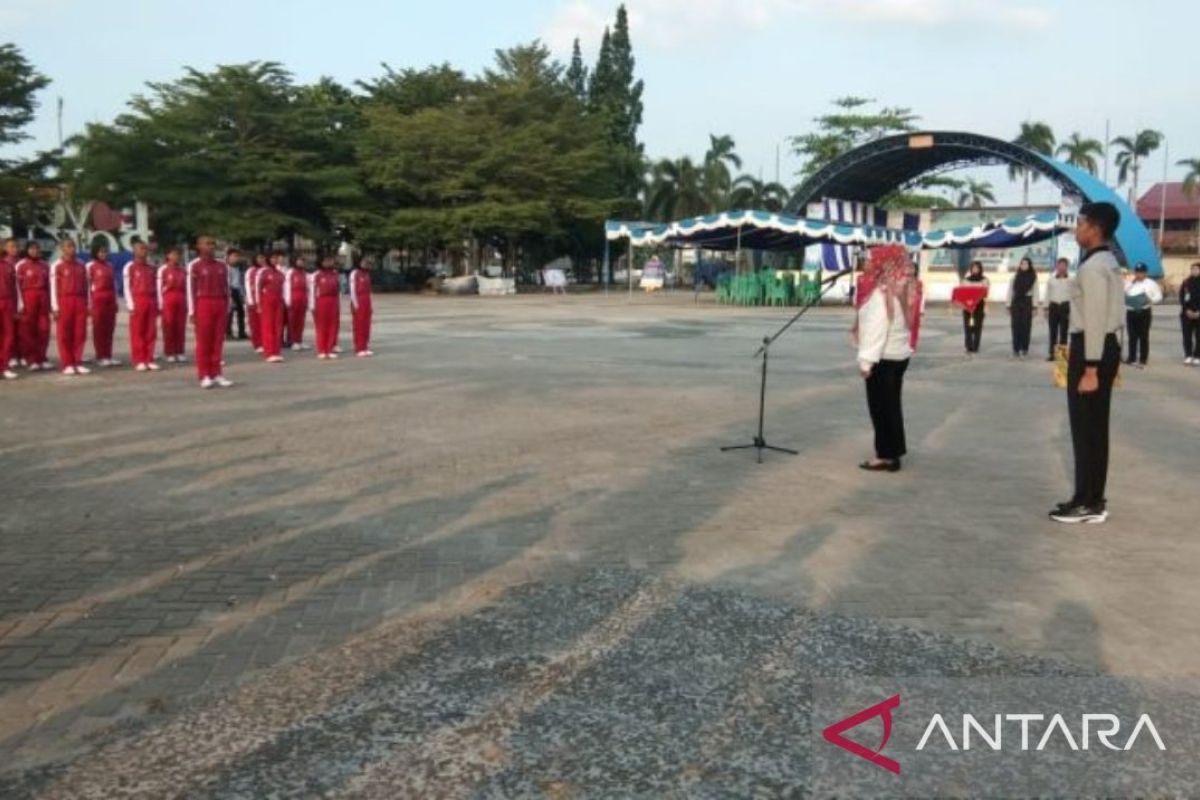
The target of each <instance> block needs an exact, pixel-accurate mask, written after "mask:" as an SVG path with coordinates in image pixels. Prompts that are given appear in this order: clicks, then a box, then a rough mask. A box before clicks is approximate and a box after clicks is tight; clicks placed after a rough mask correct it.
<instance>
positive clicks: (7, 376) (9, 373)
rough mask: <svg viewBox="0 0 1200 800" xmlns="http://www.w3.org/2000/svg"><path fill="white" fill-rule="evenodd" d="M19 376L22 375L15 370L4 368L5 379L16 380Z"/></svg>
mask: <svg viewBox="0 0 1200 800" xmlns="http://www.w3.org/2000/svg"><path fill="white" fill-rule="evenodd" d="M19 377H20V376H19V375H17V373H15V372H13V371H12V370H11V369H6V370H4V380H6V381H15V380H16V379H17V378H19Z"/></svg>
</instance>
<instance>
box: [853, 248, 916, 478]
mask: <svg viewBox="0 0 1200 800" xmlns="http://www.w3.org/2000/svg"><path fill="white" fill-rule="evenodd" d="M922 301H923V293H922V287H921V283H920V281H919V280H917V277H916V270H915V268H914V267H913V263H912V260H911V259H910V258H909V255H908V251H907V250H905V248H904V247H902V246H899V245H896V246H888V247H877V248H874V249H873V250H872V251H871V253H870V260H869V262H868V264H867V266H866V269H865V270H864V271H863V273H862V275H861V276H860V277H859V279H858V287H857V290H856V292H855V309H856V312H857V314H856V318H855V324H854V338H855V342H856V344H857V345H858V367H859V371H860V372H861V373H862V376H863V380H864V382H865V384H866V389H867V408H868V410H869V411H870V412H871V423H872V424H873V425H874V427H875V458H873V459H871V460H870V461H864V462H863V463H862V464H860V465H859V466H860V468H862V469H864V470H867V471H869V472H899V471H900V461H901V459H902V458H903V457H904V456H905V455H907V452H908V450H907V443H906V441H905V436H904V410H903V405H902V403H901V395H902V393H903V389H904V373H905V372H906V371H907V370H908V362H909V359H911V358H912V355H913V353H914V352H915V351H916V347H917V337H918V333H919V331H920V325H921V305H922Z"/></svg>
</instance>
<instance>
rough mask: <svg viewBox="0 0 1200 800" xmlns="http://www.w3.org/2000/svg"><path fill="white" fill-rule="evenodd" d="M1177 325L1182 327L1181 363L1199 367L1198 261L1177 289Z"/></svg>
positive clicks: (1199, 292) (1199, 287)
mask: <svg viewBox="0 0 1200 800" xmlns="http://www.w3.org/2000/svg"><path fill="white" fill-rule="evenodd" d="M1179 323H1180V325H1182V327H1183V363H1185V364H1187V365H1188V366H1189V367H1200V261H1198V262H1196V263H1195V264H1192V274H1191V275H1189V276H1188V278H1187V280H1185V281H1184V282H1183V285H1182V286H1180V287H1179Z"/></svg>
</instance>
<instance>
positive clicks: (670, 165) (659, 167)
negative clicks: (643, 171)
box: [646, 156, 713, 222]
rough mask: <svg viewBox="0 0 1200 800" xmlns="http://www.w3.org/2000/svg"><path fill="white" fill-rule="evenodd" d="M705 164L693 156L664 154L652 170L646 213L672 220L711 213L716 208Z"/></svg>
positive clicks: (662, 219) (661, 218) (650, 215)
mask: <svg viewBox="0 0 1200 800" xmlns="http://www.w3.org/2000/svg"><path fill="white" fill-rule="evenodd" d="M706 172H707V171H706V169H705V167H704V165H702V164H699V165H698V164H696V163H695V162H694V161H692V159H691V158H688V157H687V156H684V157H683V158H679V159H669V158H664V159H662V160H661V161H659V162H658V163H656V164H655V165H654V167H653V169H652V171H651V176H650V181H649V188H648V190H647V196H646V216H647V217H649V218H650V219H653V220H659V221H662V222H668V221H671V220H676V219H683V218H685V217H695V216H699V215H701V214H707V213H709V212H710V211H711V210H712V208H713V202H712V196H711V194H710V193H709V189H710V187H709V185H708V182H707V177H708V176H707V174H706Z"/></svg>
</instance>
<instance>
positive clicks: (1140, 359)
mask: <svg viewBox="0 0 1200 800" xmlns="http://www.w3.org/2000/svg"><path fill="white" fill-rule="evenodd" d="M1153 321H1154V312H1153V311H1151V310H1150V309H1148V308H1147V309H1146V310H1145V311H1126V312H1125V327H1126V328H1127V329H1128V331H1129V361H1130V362H1131V363H1132V362H1134V361H1136V362H1137V363H1139V364H1145V363H1146V362H1147V361H1149V360H1150V323H1151V322H1153Z"/></svg>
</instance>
